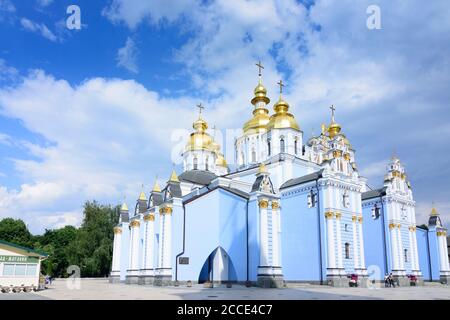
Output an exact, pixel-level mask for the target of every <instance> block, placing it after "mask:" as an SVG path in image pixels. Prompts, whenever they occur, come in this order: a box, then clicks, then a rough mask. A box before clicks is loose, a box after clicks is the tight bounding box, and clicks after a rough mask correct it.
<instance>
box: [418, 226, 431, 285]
mask: <svg viewBox="0 0 450 320" xmlns="http://www.w3.org/2000/svg"><path fill="white" fill-rule="evenodd" d="M416 237H417V251H418V252H419V267H420V271H422V276H423V280H425V281H431V273H430V270H431V269H430V255H429V252H428V239H427V238H428V231H427V230H424V229H421V228H417V229H416Z"/></svg>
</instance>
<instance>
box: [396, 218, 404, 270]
mask: <svg viewBox="0 0 450 320" xmlns="http://www.w3.org/2000/svg"><path fill="white" fill-rule="evenodd" d="M396 232H397V234H398V237H397V239H398V252H399V256H400V257H399V258H400V269H401V270H405V258H404V251H403V241H402V232H401V224H400V223H398V224H397V230H396Z"/></svg>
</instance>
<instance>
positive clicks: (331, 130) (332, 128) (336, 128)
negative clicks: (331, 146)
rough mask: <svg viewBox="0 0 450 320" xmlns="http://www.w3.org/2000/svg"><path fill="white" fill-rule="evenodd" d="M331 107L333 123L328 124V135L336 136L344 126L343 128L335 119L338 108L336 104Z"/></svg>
mask: <svg viewBox="0 0 450 320" xmlns="http://www.w3.org/2000/svg"><path fill="white" fill-rule="evenodd" d="M330 109H331V123H330V125H329V126H328V129H327V131H328V136H329V137H330V138H334V137H335V136H337V135H338V134H339V133H340V132H341V130H342V128H341V125H340V124H338V123H336V121H334V111H335V110H336V108H335V107H334V106H331V107H330Z"/></svg>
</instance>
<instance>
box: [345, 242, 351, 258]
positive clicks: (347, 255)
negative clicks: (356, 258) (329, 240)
mask: <svg viewBox="0 0 450 320" xmlns="http://www.w3.org/2000/svg"><path fill="white" fill-rule="evenodd" d="M345 259H350V243H348V242H346V243H345Z"/></svg>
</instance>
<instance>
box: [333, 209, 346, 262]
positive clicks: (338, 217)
mask: <svg viewBox="0 0 450 320" xmlns="http://www.w3.org/2000/svg"><path fill="white" fill-rule="evenodd" d="M341 216H342V214H341V213H340V212H336V214H335V217H336V242H337V246H338V247H337V249H338V250H337V254H338V256H337V258H338V268H339V269H343V268H344V263H343V255H342V230H341Z"/></svg>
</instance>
